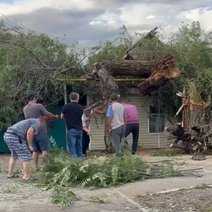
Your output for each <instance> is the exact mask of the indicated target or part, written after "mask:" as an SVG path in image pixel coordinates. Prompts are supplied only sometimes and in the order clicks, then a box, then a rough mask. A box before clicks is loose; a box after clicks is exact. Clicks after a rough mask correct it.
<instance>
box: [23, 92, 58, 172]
mask: <svg viewBox="0 0 212 212" xmlns="http://www.w3.org/2000/svg"><path fill="white" fill-rule="evenodd" d="M37 97H38V96H37V93H36V92H34V91H29V92H28V94H27V97H26V98H27V101H28V104H27V105H26V106H25V107H24V109H23V113H24V117H25V119H29V118H39V117H40V116H46V117H47V118H48V119H55V118H58V115H54V114H52V113H50V112H48V111H47V110H46V109H45V107H44V106H43V105H42V104H39V103H37ZM49 148H50V140H49V136H48V132H47V128H46V126H45V127H44V128H43V130H42V131H41V132H40V133H39V134H37V135H36V136H35V137H34V139H33V155H32V156H33V160H34V162H35V170H36V171H38V170H39V169H40V168H39V154H40V152H41V153H42V157H43V158H45V157H47V154H48V150H49Z"/></svg>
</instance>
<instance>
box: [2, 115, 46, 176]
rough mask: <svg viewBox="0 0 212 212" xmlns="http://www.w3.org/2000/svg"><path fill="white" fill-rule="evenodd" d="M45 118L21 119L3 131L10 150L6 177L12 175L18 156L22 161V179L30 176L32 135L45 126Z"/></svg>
mask: <svg viewBox="0 0 212 212" xmlns="http://www.w3.org/2000/svg"><path fill="white" fill-rule="evenodd" d="M46 120H47V118H46V117H40V118H39V119H34V118H31V119H26V120H22V121H20V122H17V123H16V124H14V125H13V126H11V127H9V128H8V129H7V131H6V132H5V133H4V141H5V143H6V144H7V146H8V148H9V150H10V152H11V157H10V161H9V168H8V174H7V177H8V178H11V177H13V176H14V172H13V170H14V167H15V164H16V160H17V159H18V158H19V159H20V160H21V161H22V162H23V180H28V179H29V178H30V173H29V162H30V160H31V151H33V145H32V141H33V137H34V136H36V135H37V134H39V133H40V131H42V130H43V128H45V124H46Z"/></svg>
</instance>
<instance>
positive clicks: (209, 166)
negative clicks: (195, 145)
mask: <svg viewBox="0 0 212 212" xmlns="http://www.w3.org/2000/svg"><path fill="white" fill-rule="evenodd" d="M141 156H142V157H143V159H144V160H145V161H148V162H154V161H160V160H173V161H175V162H176V164H178V165H179V168H180V169H181V170H184V171H182V173H183V175H184V176H182V177H173V178H166V179H151V180H145V181H139V182H135V183H129V184H125V185H122V186H118V187H113V188H108V189H95V190H94V189H84V188H79V187H78V188H71V189H72V190H73V191H74V193H76V194H77V197H78V200H77V201H75V202H74V203H73V204H72V205H71V206H69V207H68V208H65V209H63V208H60V207H58V206H57V205H55V204H53V203H52V202H51V197H50V196H51V192H50V191H46V190H44V189H43V188H39V187H38V186H36V181H35V182H34V183H23V182H22V181H21V179H20V178H13V179H7V178H6V170H7V162H8V159H9V156H8V155H1V154H0V186H1V189H0V212H3V211H4V212H8V211H14V212H21V211H22V212H25V211H26V212H28V211H29V212H37V211H38V210H39V212H44V211H45V212H50V211H52V212H54V211H55V212H66V211H72V212H83V211H86V212H90V211H92V212H97V211H98V212H112V211H117V212H121V211H123V212H126V211H130V212H131V211H132V212H137V211H143V212H157V211H162V212H166V211H167V212H168V211H172V212H175V211H176V212H178V211H182V212H188V211H200V212H201V211H202V212H203V211H212V198H211V196H212V187H211V185H212V156H208V157H207V159H206V160H204V161H194V160H192V159H191V156H190V155H181V156H175V157H171V158H170V157H153V156H150V155H149V154H147V153H144V154H143V153H142V154H141ZM20 165H21V164H20V162H19V163H18V164H17V167H18V168H19V169H20V167H21V166H20ZM33 175H34V177H35V178H36V174H35V173H33Z"/></svg>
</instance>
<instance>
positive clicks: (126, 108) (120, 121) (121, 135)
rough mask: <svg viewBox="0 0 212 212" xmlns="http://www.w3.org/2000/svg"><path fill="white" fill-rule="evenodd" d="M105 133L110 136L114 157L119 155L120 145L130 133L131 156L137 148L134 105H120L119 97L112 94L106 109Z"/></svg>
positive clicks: (135, 110) (137, 130)
mask: <svg viewBox="0 0 212 212" xmlns="http://www.w3.org/2000/svg"><path fill="white" fill-rule="evenodd" d="M106 117H107V131H108V132H109V133H111V134H112V142H113V147H114V149H115V153H116V156H120V155H121V143H122V140H125V139H126V138H127V137H128V135H129V134H130V133H132V137H133V142H132V154H133V155H134V154H135V153H136V151H137V148H138V138H139V115H138V110H137V107H136V106H135V105H132V104H127V103H120V96H119V95H118V94H112V95H111V96H110V105H109V106H108V109H107V115H106Z"/></svg>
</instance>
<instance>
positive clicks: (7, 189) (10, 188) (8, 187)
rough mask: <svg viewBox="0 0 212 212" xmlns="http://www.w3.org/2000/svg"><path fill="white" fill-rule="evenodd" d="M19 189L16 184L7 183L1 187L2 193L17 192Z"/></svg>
mask: <svg viewBox="0 0 212 212" xmlns="http://www.w3.org/2000/svg"><path fill="white" fill-rule="evenodd" d="M19 191H20V188H19V187H18V186H17V185H16V184H14V183H13V184H8V185H6V187H5V188H4V189H3V192H4V193H11V194H17V193H18V192H19Z"/></svg>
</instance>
